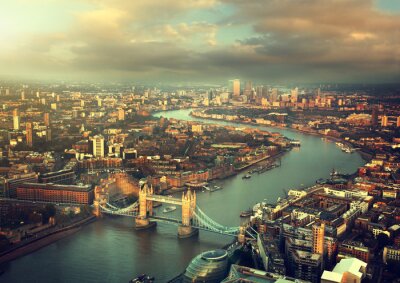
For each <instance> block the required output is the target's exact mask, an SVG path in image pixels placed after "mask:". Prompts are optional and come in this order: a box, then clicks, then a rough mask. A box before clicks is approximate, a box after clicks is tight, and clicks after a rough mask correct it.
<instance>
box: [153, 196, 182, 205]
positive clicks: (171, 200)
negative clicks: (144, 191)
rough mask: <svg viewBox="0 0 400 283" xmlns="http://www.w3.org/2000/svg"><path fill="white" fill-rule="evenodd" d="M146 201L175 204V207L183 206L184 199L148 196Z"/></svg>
mask: <svg viewBox="0 0 400 283" xmlns="http://www.w3.org/2000/svg"><path fill="white" fill-rule="evenodd" d="M146 200H152V201H156V202H162V203H169V204H175V205H182V199H179V198H173V197H166V196H161V195H151V196H147V197H146Z"/></svg>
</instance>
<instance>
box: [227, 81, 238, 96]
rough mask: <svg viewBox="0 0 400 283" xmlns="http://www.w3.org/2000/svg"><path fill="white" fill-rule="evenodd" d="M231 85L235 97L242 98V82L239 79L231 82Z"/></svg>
mask: <svg viewBox="0 0 400 283" xmlns="http://www.w3.org/2000/svg"><path fill="white" fill-rule="evenodd" d="M229 83H230V88H231V91H232V95H233V97H238V96H240V80H239V79H235V80H231V81H229Z"/></svg>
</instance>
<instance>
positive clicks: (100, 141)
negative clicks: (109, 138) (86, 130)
mask: <svg viewBox="0 0 400 283" xmlns="http://www.w3.org/2000/svg"><path fill="white" fill-rule="evenodd" d="M92 145H93V156H95V157H104V137H103V136H102V135H98V136H94V137H93V139H92Z"/></svg>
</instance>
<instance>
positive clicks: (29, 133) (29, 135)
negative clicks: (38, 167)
mask: <svg viewBox="0 0 400 283" xmlns="http://www.w3.org/2000/svg"><path fill="white" fill-rule="evenodd" d="M25 135H26V144H27V146H29V147H32V146H33V132H32V123H31V122H27V123H26V134H25Z"/></svg>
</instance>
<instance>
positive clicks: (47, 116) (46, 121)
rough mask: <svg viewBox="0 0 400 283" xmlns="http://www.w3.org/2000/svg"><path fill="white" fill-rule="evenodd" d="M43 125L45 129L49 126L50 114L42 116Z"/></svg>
mask: <svg viewBox="0 0 400 283" xmlns="http://www.w3.org/2000/svg"><path fill="white" fill-rule="evenodd" d="M43 120H44V125H45V126H46V127H49V126H50V114H49V113H48V112H46V113H44V114H43Z"/></svg>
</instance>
